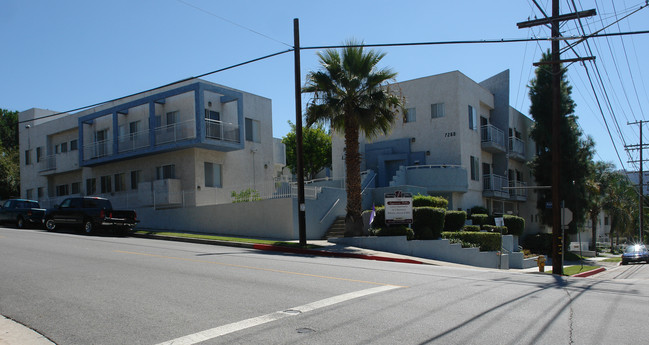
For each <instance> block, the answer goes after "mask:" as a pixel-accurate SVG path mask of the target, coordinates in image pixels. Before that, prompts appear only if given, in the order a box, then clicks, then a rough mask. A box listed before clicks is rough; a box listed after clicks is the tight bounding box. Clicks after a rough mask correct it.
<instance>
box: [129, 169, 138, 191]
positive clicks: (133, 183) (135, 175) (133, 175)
mask: <svg viewBox="0 0 649 345" xmlns="http://www.w3.org/2000/svg"><path fill="white" fill-rule="evenodd" d="M138 183H140V170H133V171H131V189H137V185H138Z"/></svg>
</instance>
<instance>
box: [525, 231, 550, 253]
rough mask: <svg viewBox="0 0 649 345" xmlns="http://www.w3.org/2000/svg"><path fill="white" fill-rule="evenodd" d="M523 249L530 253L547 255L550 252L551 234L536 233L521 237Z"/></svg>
mask: <svg viewBox="0 0 649 345" xmlns="http://www.w3.org/2000/svg"><path fill="white" fill-rule="evenodd" d="M522 246H523V248H525V249H529V250H530V251H531V252H532V253H536V254H548V253H551V252H552V234H544V233H538V234H535V235H527V236H525V237H523V244H522Z"/></svg>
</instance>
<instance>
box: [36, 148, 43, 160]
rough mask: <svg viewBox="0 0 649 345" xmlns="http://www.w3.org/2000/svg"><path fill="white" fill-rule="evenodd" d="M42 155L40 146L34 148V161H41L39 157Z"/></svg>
mask: <svg viewBox="0 0 649 345" xmlns="http://www.w3.org/2000/svg"><path fill="white" fill-rule="evenodd" d="M42 157H43V150H42V149H41V148H40V147H37V148H36V163H38V162H40V161H41V158H42Z"/></svg>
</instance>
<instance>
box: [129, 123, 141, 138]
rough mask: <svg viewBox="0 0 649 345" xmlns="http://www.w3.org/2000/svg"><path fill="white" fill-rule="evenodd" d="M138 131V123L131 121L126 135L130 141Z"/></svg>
mask: <svg viewBox="0 0 649 345" xmlns="http://www.w3.org/2000/svg"><path fill="white" fill-rule="evenodd" d="M139 131H140V121H139V120H138V121H133V122H131V123H129V124H128V133H129V134H130V135H131V139H133V134H135V133H137V132H139Z"/></svg>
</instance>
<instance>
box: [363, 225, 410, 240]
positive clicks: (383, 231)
mask: <svg viewBox="0 0 649 345" xmlns="http://www.w3.org/2000/svg"><path fill="white" fill-rule="evenodd" d="M370 235H372V236H406V238H407V239H408V241H410V240H412V239H414V238H415V232H414V231H412V229H410V228H408V227H406V226H404V225H393V226H386V227H383V228H373V229H370Z"/></svg>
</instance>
